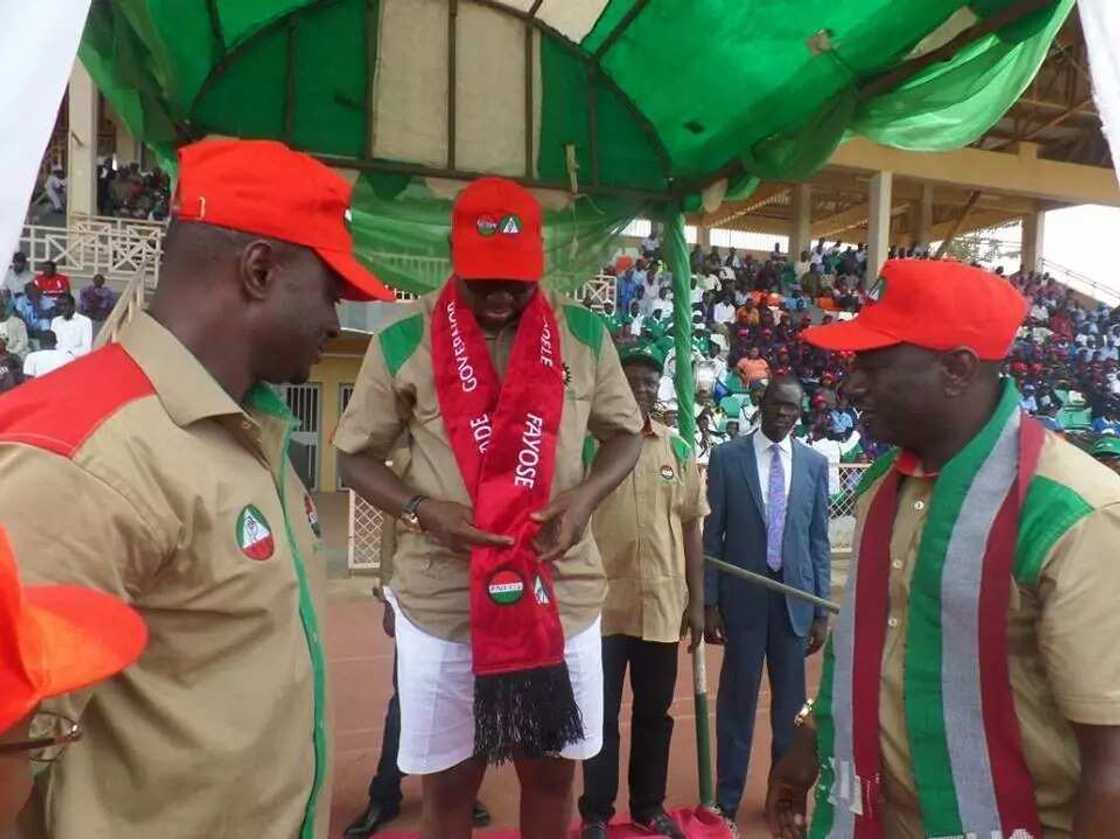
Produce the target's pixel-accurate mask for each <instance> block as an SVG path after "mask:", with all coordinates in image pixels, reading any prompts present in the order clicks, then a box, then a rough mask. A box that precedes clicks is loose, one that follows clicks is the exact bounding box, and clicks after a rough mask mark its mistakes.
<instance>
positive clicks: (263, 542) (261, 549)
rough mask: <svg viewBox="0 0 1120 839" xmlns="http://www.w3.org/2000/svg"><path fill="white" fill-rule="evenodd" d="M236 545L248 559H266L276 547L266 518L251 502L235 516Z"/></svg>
mask: <svg viewBox="0 0 1120 839" xmlns="http://www.w3.org/2000/svg"><path fill="white" fill-rule="evenodd" d="M237 546H238V547H239V548H241V553H243V554H245V556H247V557H249V559H256V560H265V559H268V558H269V557H271V556H272V553H273V551H274V550H275V549H276V541H275V540H274V539H273V538H272V528H270V527H269V526H268V519H266V518H265V517H264V513H262V512H261V511H260V510H258V509H257V508H256V507H254V506H253V505H252V504H250V505H249V506H247V507H246V508H245V509H244V510H242V511H241V515H239V516H238V517H237Z"/></svg>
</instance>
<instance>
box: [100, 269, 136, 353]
mask: <svg viewBox="0 0 1120 839" xmlns="http://www.w3.org/2000/svg"><path fill="white" fill-rule="evenodd" d="M146 294H147V287H146V283H145V280H144V277H142V276H137V277H133V278H132V279H131V280H130V281H129V283H128V286H127V287H126V288H125V290H124V291H123V292H122V293H121V296H120V297H118V298H117V302H116V303H115V304H114V305H113V309H112V311H110V312H109V316H108V317H107V318H105V323H103V324H102V325H101V329H100V330H99V331H98V333H97V337H96V338H95V339H94V341H93V348H94V349H99V348H100V347H103V346H105V345H106V344H111V343H113V342H114V341H116V340H117V336H118V335H119V334H120V331H121V327H123V326H124V325H125V324H127V323H128V322H129V321H131V320H132V319H133V318H134V317H135V316H136V313H137V312H141V311H143V309H144V302H145V297H146Z"/></svg>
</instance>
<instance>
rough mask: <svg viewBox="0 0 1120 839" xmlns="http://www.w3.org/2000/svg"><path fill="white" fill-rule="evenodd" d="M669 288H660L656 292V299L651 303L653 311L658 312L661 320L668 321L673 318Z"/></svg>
mask: <svg viewBox="0 0 1120 839" xmlns="http://www.w3.org/2000/svg"><path fill="white" fill-rule="evenodd" d="M670 292H671V289H670V288H669V286H667V285H665V286H661V288H659V289H658V290H657V299H656V300H655V301H654V302H653V311H655V312H660V313H661V315H660V317H661V320H669V319H670V318H672V316H673V296H672V294H671V293H670Z"/></svg>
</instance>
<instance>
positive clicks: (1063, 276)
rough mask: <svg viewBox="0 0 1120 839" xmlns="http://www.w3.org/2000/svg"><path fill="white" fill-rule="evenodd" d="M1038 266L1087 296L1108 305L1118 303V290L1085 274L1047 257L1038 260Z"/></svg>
mask: <svg viewBox="0 0 1120 839" xmlns="http://www.w3.org/2000/svg"><path fill="white" fill-rule="evenodd" d="M1039 268H1040V270H1041V271H1042V272H1043V273H1046V274H1049V275H1050V276H1051V277H1053V278H1054V279H1055V280H1057V281H1058V282H1059V283H1061V284H1062V285H1064V286H1068V287H1069V288H1072V289H1073V290H1074V291H1079V292H1081V293H1082V294H1084V295H1085V296H1087V297H1091V298H1093V299H1094V300H1098V301H1100V302H1101V303H1104V304H1106V305H1108V306H1110V307H1114V306H1117V305H1120V291H1117V290H1116V289H1114V288H1109V287H1107V286H1103V285H1101V284H1100V283H1098V282H1097V281H1095V280H1094V279H1092V278H1091V277H1089V276H1087V275H1086V274H1082V273H1080V272H1078V271H1074V270H1073V269H1072V268H1067V267H1066V266H1064V265H1061V264H1059V263H1057V262H1054V261H1052V260H1049V259H1042V260H1039Z"/></svg>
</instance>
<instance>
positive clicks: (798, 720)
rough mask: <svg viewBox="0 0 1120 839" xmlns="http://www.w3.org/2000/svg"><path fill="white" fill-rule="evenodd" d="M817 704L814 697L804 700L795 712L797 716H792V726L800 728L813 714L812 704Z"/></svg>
mask: <svg viewBox="0 0 1120 839" xmlns="http://www.w3.org/2000/svg"><path fill="white" fill-rule="evenodd" d="M816 704H817V701H816V700H815V699H807V700H805V704H804V705H802V706H801V710H800V711H798V712H797V716H796V717H794V718H793V727H794V728H801V727H802V726H803V725H805V723H807V722H808V721H809V717H811V716H812V715H813V706H814V705H816Z"/></svg>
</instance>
